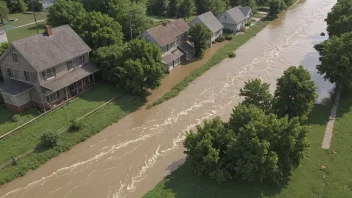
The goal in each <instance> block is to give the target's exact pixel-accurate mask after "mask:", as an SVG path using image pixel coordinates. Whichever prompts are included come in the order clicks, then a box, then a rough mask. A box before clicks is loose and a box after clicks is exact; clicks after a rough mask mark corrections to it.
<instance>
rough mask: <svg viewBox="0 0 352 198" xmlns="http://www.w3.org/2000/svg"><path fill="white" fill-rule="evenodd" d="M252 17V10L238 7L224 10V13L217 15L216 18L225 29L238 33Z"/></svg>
mask: <svg viewBox="0 0 352 198" xmlns="http://www.w3.org/2000/svg"><path fill="white" fill-rule="evenodd" d="M252 15H253V13H252V10H251V9H250V8H249V7H239V6H238V7H234V8H231V9H229V10H226V11H225V12H224V13H222V14H219V15H218V17H217V18H218V19H219V21H220V22H221V24H222V25H223V26H224V28H225V29H229V30H232V31H233V32H238V31H241V29H242V28H243V27H244V26H245V25H246V23H247V22H248V21H250V18H251V16H252Z"/></svg>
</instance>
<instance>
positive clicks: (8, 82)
mask: <svg viewBox="0 0 352 198" xmlns="http://www.w3.org/2000/svg"><path fill="white" fill-rule="evenodd" d="M30 89H33V86H32V85H30V84H27V83H23V82H20V81H17V80H12V79H5V81H4V82H3V83H0V91H1V92H5V93H7V94H10V95H13V96H16V95H19V94H20V93H23V92H25V91H29V90H30Z"/></svg>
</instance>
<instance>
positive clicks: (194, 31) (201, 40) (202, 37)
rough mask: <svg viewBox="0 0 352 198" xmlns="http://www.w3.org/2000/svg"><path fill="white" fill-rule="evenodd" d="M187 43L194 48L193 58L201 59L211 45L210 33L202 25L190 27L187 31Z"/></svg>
mask: <svg viewBox="0 0 352 198" xmlns="http://www.w3.org/2000/svg"><path fill="white" fill-rule="evenodd" d="M188 35H189V41H190V42H192V43H193V44H194V48H195V56H196V57H203V55H204V51H205V49H207V48H208V46H209V45H210V44H211V43H210V39H211V32H210V30H209V29H208V28H207V27H206V26H205V25H203V24H202V23H198V24H196V25H193V26H191V28H190V29H189V31H188Z"/></svg>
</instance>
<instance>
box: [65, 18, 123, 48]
mask: <svg viewBox="0 0 352 198" xmlns="http://www.w3.org/2000/svg"><path fill="white" fill-rule="evenodd" d="M71 26H72V28H73V29H74V30H75V31H76V33H77V34H78V35H79V36H80V37H81V38H82V39H83V40H84V41H85V42H86V43H87V44H88V45H89V46H90V47H91V48H92V49H98V48H99V47H103V46H108V45H116V44H122V40H123V35H122V32H121V25H120V24H119V23H118V22H116V21H114V19H113V18H111V17H109V16H108V15H105V14H101V13H100V12H95V11H93V12H86V13H83V14H81V15H79V16H77V17H76V18H75V19H74V20H73V22H72V25H71Z"/></svg>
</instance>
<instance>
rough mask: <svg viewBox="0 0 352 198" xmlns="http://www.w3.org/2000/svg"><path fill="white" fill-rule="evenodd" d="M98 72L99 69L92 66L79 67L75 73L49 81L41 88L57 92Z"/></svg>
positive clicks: (71, 72) (68, 73)
mask: <svg viewBox="0 0 352 198" xmlns="http://www.w3.org/2000/svg"><path fill="white" fill-rule="evenodd" d="M98 70H99V69H98V68H97V67H95V66H94V65H92V64H88V65H84V66H82V67H77V68H75V69H74V70H73V71H69V72H67V73H66V74H64V75H62V76H59V77H56V78H53V79H51V80H48V81H46V82H44V83H43V84H42V85H41V86H42V87H44V88H47V89H50V90H51V91H57V90H60V89H62V88H64V87H66V86H69V85H71V84H72V83H74V82H76V81H78V80H80V79H82V78H84V77H87V76H89V75H91V74H93V73H95V72H97V71H98Z"/></svg>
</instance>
